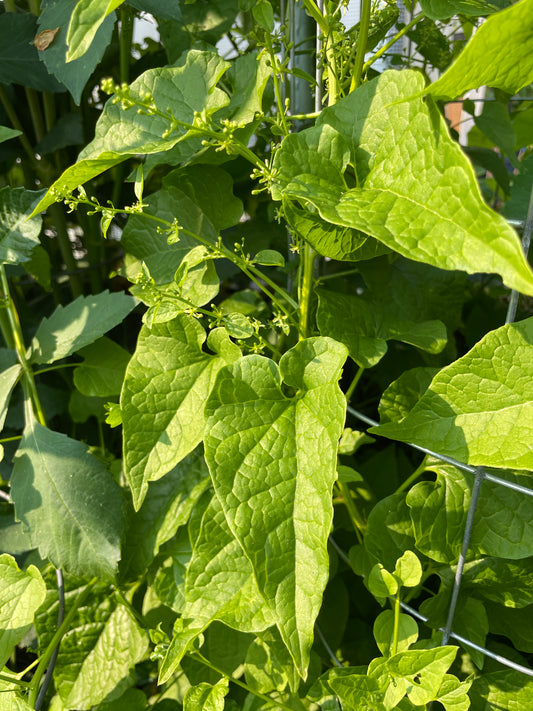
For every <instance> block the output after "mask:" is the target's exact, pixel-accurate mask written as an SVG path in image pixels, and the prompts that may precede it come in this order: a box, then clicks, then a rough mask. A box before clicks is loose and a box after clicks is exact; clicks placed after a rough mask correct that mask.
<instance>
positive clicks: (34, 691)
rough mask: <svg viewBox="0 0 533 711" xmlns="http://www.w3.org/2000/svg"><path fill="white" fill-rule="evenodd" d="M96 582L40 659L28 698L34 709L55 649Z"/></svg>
mask: <svg viewBox="0 0 533 711" xmlns="http://www.w3.org/2000/svg"><path fill="white" fill-rule="evenodd" d="M95 582H96V578H93V580H91V582H90V583H88V584H87V587H86V588H85V590H82V592H81V593H80V594H79V595H78V597H77V598H76V600H75V602H74V604H73V605H72V607H71V608H70V610H69V611H68V613H67V615H66V617H65V619H64V620H63V622H62V623H61V625H60V626H59V627H58V629H57V630H56V633H55V634H54V636H53V637H52V639H51V640H50V643H49V644H48V647H47V648H46V650H45V652H44V654H43V655H42V656H41V657H40V659H39V664H38V665H37V669H36V670H35V674H34V675H33V679H32V680H31V682H30V689H31V690H30V695H29V698H28V703H29V705H30V706H31V707H32V708H35V702H36V700H37V696H38V694H39V687H40V683H41V679H42V677H43V674H44V672H45V671H46V668H47V667H48V664H49V662H50V659H51V658H52V655H53V653H54V650H55V648H56V647H57V645H58V644H59V643H60V642H61V639H62V638H63V635H64V634H65V632H66V631H67V630H68V629H69V627H70V623H71V622H72V619H73V618H74V615H75V614H76V612H77V611H78V609H79V608H80V607H81V605H82V603H83V602H85V599H86V598H87V597H88V595H89V593H90V592H91V587H92V585H93V583H95Z"/></svg>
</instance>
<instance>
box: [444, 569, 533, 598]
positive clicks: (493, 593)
mask: <svg viewBox="0 0 533 711" xmlns="http://www.w3.org/2000/svg"><path fill="white" fill-rule="evenodd" d="M453 574H454V573H453V570H452V569H448V570H440V571H439V575H440V577H441V578H442V580H445V581H446V584H447V585H448V586H450V585H451V583H452V582H453ZM532 585H533V559H532V558H527V559H525V560H520V561H518V562H517V561H513V560H505V559H502V558H491V557H484V558H481V559H479V560H472V561H467V562H466V564H465V567H464V571H463V578H462V582H461V589H464V590H468V593H469V594H470V595H473V596H475V597H480V598H482V599H486V600H492V601H493V602H498V603H500V604H502V605H505V606H506V607H526V605H531V586H532Z"/></svg>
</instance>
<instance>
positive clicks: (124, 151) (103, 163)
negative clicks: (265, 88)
mask: <svg viewBox="0 0 533 711" xmlns="http://www.w3.org/2000/svg"><path fill="white" fill-rule="evenodd" d="M180 61H181V60H180ZM228 67H229V63H228V62H225V61H224V60H223V59H222V58H221V57H219V56H218V55H217V54H214V53H211V52H200V51H198V50H191V51H190V52H188V53H187V54H186V55H185V57H184V59H183V63H180V64H178V65H174V66H172V67H159V68H157V69H149V70H148V71H147V72H144V74H141V76H140V77H138V78H137V79H136V80H135V81H134V82H132V84H131V85H130V87H129V96H130V98H131V100H132V101H137V102H142V101H144V100H145V99H144V95H145V94H146V92H149V93H151V95H152V97H153V100H154V103H155V105H156V107H157V109H158V110H159V111H161V112H163V113H165V112H166V111H167V108H169V96H171V97H172V100H171V109H172V115H173V116H174V117H175V118H176V119H177V120H178V121H181V122H185V123H186V124H192V122H193V121H194V116H195V113H196V112H203V111H205V112H206V115H207V116H210V115H211V114H213V113H214V112H215V111H218V110H219V109H220V108H222V107H224V106H226V105H227V103H228V102H229V98H228V96H227V94H225V93H224V92H223V91H222V90H221V89H217V88H216V83H217V82H218V80H219V79H220V77H221V76H222V74H224V72H225V71H226V69H227V68H228ZM137 108H138V107H137V106H132V107H131V108H126V109H125V110H123V109H122V108H121V104H120V102H119V103H113V99H110V100H109V101H108V102H107V103H106V105H105V107H104V111H103V113H102V114H101V115H100V118H99V119H98V123H97V124H96V135H95V138H94V140H93V141H91V143H89V144H88V145H87V146H86V147H85V148H84V149H83V151H82V152H81V153H80V155H79V156H78V162H77V163H75V164H74V165H73V166H71V167H70V168H67V170H66V171H65V172H64V173H63V174H62V175H61V177H60V178H58V180H56V181H55V183H54V184H53V185H52V187H51V188H50V189H49V190H48V192H47V193H46V195H45V196H44V198H43V199H42V200H41V202H40V203H39V204H38V205H37V207H36V208H35V210H34V212H40V211H41V210H45V209H46V208H47V207H48V206H49V205H51V204H52V203H54V202H57V201H58V200H60V199H61V197H62V195H64V194H68V193H69V192H72V190H74V189H75V188H77V187H78V185H82V184H83V183H85V182H87V181H88V180H90V179H91V178H94V177H95V176H96V175H99V174H100V173H103V172H104V171H105V170H107V169H108V168H111V167H112V166H114V165H117V164H118V163H121V162H122V161H124V160H126V159H127V158H129V157H131V156H133V155H137V154H139V153H147V154H149V153H159V152H160V151H166V150H168V149H170V148H172V147H173V146H175V145H176V144H177V143H178V142H179V141H182V140H183V139H185V138H187V137H189V134H190V131H189V129H188V128H187V127H183V126H181V125H179V126H177V127H176V128H173V127H172V126H171V122H170V118H168V119H167V118H166V117H163V116H159V115H154V116H153V115H146V114H139V113H138V112H137ZM167 131H170V133H169V134H168V135H167V134H166V132H167ZM163 135H165V136H166V137H165V138H163Z"/></svg>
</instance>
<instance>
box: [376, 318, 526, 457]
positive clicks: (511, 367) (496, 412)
mask: <svg viewBox="0 0 533 711" xmlns="http://www.w3.org/2000/svg"><path fill="white" fill-rule="evenodd" d="M532 346H533V318H529V319H526V320H524V321H520V322H518V323H514V324H507V325H505V326H502V327H501V328H499V329H497V330H495V331H491V332H490V333H488V334H487V335H486V336H485V337H484V338H483V339H482V340H481V341H480V342H479V343H478V344H477V345H475V346H474V348H472V350H471V351H470V352H469V353H467V354H466V355H465V356H463V357H462V358H460V359H459V360H457V361H455V362H454V363H452V364H451V365H449V366H447V367H445V368H443V369H442V370H441V371H440V372H439V373H438V374H437V375H436V376H435V377H434V378H433V381H432V383H431V385H430V386H429V388H428V390H427V391H426V392H425V393H424V395H422V397H421V398H420V400H419V401H418V402H417V404H416V405H415V406H414V408H413V409H412V410H411V412H410V413H409V414H408V415H407V417H406V418H405V419H404V420H402V422H399V423H394V422H390V423H386V424H383V425H380V426H379V427H373V428H371V429H370V430H369V431H370V432H375V433H376V434H381V435H383V436H385V437H391V438H392V439H398V440H400V441H402V442H413V443H414V444H419V445H422V446H424V447H429V448H431V449H434V450H437V451H438V452H441V453H443V454H447V455H448V456H451V457H455V458H456V459H459V460H460V461H463V462H468V463H469V464H473V465H487V466H495V467H503V468H515V469H533V450H532V449H531V447H529V444H528V442H529V441H530V439H531V436H532V433H533V358H532V353H533V347H532Z"/></svg>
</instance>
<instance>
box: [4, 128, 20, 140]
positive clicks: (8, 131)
mask: <svg viewBox="0 0 533 711" xmlns="http://www.w3.org/2000/svg"><path fill="white" fill-rule="evenodd" d="M21 134H22V131H18V130H17V129H15V128H8V127H7V126H0V143H3V142H4V141H9V140H11V139H12V138H15V136H20V135H21Z"/></svg>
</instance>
